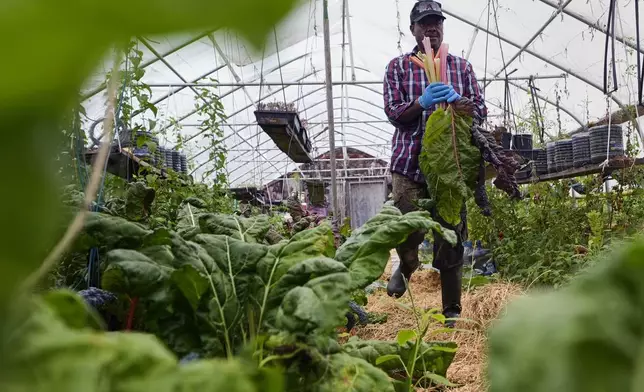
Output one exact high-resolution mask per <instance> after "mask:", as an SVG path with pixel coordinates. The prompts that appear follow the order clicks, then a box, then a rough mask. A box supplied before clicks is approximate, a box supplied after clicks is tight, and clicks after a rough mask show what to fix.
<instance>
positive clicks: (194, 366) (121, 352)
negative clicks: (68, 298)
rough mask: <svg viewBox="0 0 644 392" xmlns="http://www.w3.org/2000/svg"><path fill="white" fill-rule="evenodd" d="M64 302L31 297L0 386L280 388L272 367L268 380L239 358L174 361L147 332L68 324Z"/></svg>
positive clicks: (200, 391)
mask: <svg viewBox="0 0 644 392" xmlns="http://www.w3.org/2000/svg"><path fill="white" fill-rule="evenodd" d="M65 295H66V294H65ZM58 298H60V297H58ZM77 301H80V299H78V298H77ZM72 302H73V301H72ZM66 308H69V305H68V304H65V303H64V302H61V301H58V300H55V301H52V300H51V298H50V299H49V300H47V301H46V302H44V301H41V300H37V301H35V302H34V303H32V304H30V310H31V312H30V315H31V316H30V317H29V319H27V320H26V321H25V322H24V323H23V324H22V325H20V326H19V329H20V331H21V334H20V335H19V339H16V340H12V341H11V347H10V348H11V350H12V351H11V352H12V355H11V357H10V358H7V359H6V361H5V362H4V364H5V366H6V367H5V368H4V369H3V371H4V373H3V380H2V381H3V391H6V392H24V391H38V390H42V391H44V390H56V391H69V392H94V391H95V392H99V391H103V390H105V387H106V385H109V389H110V390H114V391H124V392H128V391H131V392H135V391H136V392H145V391H154V392H176V391H185V392H205V391H224V390H225V391H235V392H255V391H271V392H273V391H275V392H276V391H280V390H282V389H281V388H280V389H276V388H275V386H277V387H278V388H279V387H280V382H279V381H280V380H279V378H277V379H276V378H275V376H276V375H275V374H273V376H272V377H271V379H272V380H273V383H272V384H271V383H268V382H264V380H269V379H267V378H265V377H263V376H262V373H261V372H260V371H258V370H257V369H256V368H253V367H249V366H248V365H247V364H245V363H242V362H241V361H238V360H226V361H224V360H217V359H211V360H199V361H195V362H192V363H190V364H187V365H179V364H178V363H177V359H176V357H175V356H174V355H173V354H172V353H171V352H170V351H168V350H167V349H166V348H165V347H164V346H163V344H162V343H161V342H159V341H158V340H157V339H156V338H155V337H153V336H152V335H146V334H140V333H132V332H126V333H118V332H117V333H104V332H99V331H95V330H92V329H89V328H83V327H82V326H80V325H77V326H75V327H74V328H70V326H69V325H68V323H69V320H66V321H64V320H63V319H61V317H60V316H61V315H65V314H69V312H68V310H66ZM79 315H82V313H79ZM65 318H66V319H69V318H68V317H65ZM36 364H37V366H36ZM275 381H277V384H276V383H275ZM259 383H261V384H259Z"/></svg>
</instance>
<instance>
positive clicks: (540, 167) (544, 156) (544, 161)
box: [532, 148, 548, 174]
mask: <svg viewBox="0 0 644 392" xmlns="http://www.w3.org/2000/svg"><path fill="white" fill-rule="evenodd" d="M533 151H534V152H533V154H532V156H533V157H534V161H535V169H536V172H537V174H546V173H548V152H547V151H546V149H545V148H538V149H536V150H533Z"/></svg>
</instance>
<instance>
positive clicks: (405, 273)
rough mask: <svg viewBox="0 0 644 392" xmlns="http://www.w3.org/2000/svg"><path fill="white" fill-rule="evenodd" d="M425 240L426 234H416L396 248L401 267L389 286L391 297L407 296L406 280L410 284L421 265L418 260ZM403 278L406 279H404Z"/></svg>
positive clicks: (392, 276)
mask: <svg viewBox="0 0 644 392" xmlns="http://www.w3.org/2000/svg"><path fill="white" fill-rule="evenodd" d="M424 239H425V233H424V232H415V233H412V234H410V235H409V236H408V237H407V240H406V241H405V242H404V243H402V244H401V245H400V246H398V248H396V253H398V257H399V258H400V266H399V267H398V269H396V271H394V273H393V274H392V275H391V279H389V283H388V284H387V294H388V295H389V296H390V297H394V298H400V297H402V296H403V294H405V291H407V286H405V279H407V282H409V280H410V279H411V274H413V273H414V271H416V269H417V268H418V266H419V265H420V260H419V259H418V246H419V245H420V244H421V243H422V242H423V240H424ZM403 277H404V278H405V279H403Z"/></svg>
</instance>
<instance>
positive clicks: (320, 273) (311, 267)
mask: <svg viewBox="0 0 644 392" xmlns="http://www.w3.org/2000/svg"><path fill="white" fill-rule="evenodd" d="M313 271H315V272H314V273H313V275H315V276H316V277H315V278H313V279H310V280H308V281H306V282H305V283H304V284H303V285H302V286H297V287H294V288H293V289H291V290H290V291H288V293H287V294H286V296H284V299H283V301H282V304H281V306H280V308H279V310H278V312H277V316H276V326H277V328H278V329H282V330H286V331H288V332H291V333H294V334H300V335H309V334H316V333H330V332H332V331H333V330H334V329H335V328H336V327H337V326H339V325H342V324H343V321H344V318H345V314H346V308H347V303H348V302H349V300H350V294H349V293H350V290H349V287H350V284H351V277H350V276H349V273H348V272H347V270H346V268H345V267H344V266H343V265H342V264H341V263H339V262H337V261H335V260H332V259H329V258H319V259H313V260H306V261H304V262H302V263H300V264H298V265H295V266H294V267H292V268H291V269H290V270H289V272H288V273H287V275H286V276H285V277H284V278H282V279H281V280H280V282H279V283H278V284H280V283H281V284H282V287H283V286H284V285H285V282H284V281H285V280H287V281H289V282H294V281H296V280H297V278H296V279H290V278H291V277H296V276H299V277H300V278H302V277H309V278H310V276H311V274H310V272H313ZM306 272H309V274H307V273H306ZM302 280H303V279H302Z"/></svg>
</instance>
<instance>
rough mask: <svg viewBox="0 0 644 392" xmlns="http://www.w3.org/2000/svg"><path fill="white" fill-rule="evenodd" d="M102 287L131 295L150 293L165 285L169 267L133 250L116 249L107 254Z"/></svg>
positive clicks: (169, 271)
mask: <svg viewBox="0 0 644 392" xmlns="http://www.w3.org/2000/svg"><path fill="white" fill-rule="evenodd" d="M107 262H108V267H107V269H106V270H105V273H104V274H103V288H104V289H105V290H108V291H111V292H114V293H123V294H127V295H129V296H131V297H141V296H146V295H150V294H152V293H154V292H156V291H157V290H158V289H160V288H161V287H163V285H165V283H166V280H167V279H168V278H169V277H170V274H171V273H172V270H171V268H169V267H166V266H163V265H160V264H159V263H157V262H155V261H154V260H152V259H150V258H149V257H147V256H145V255H144V254H142V253H139V252H137V251H134V250H127V249H116V250H113V251H110V252H109V253H108V254H107Z"/></svg>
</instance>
